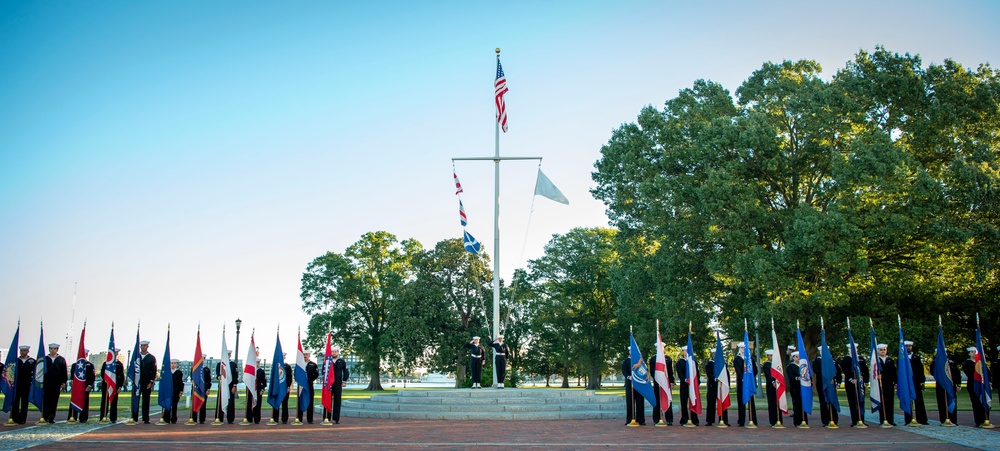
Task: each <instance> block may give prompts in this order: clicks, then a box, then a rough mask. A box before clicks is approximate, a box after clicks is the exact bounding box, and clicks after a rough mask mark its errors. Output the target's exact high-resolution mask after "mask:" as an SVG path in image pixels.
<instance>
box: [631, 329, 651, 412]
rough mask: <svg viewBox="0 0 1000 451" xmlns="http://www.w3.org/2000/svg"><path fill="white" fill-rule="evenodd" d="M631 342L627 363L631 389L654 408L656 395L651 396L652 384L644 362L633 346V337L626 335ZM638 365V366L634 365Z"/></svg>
mask: <svg viewBox="0 0 1000 451" xmlns="http://www.w3.org/2000/svg"><path fill="white" fill-rule="evenodd" d="M628 338H629V340H630V341H631V347H630V348H629V352H628V355H629V361H630V362H631V363H632V389H633V390H635V391H637V392H639V394H640V395H642V397H643V398H645V399H646V402H648V403H649V405H651V406H653V407H654V408H655V407H656V395H655V394H653V384H652V383H651V382H650V380H649V371H648V370H647V369H646V362H644V361H643V360H642V354H640V353H639V346H638V345H636V344H635V337H633V336H632V334H631V333H629V334H628ZM636 364H638V365H636Z"/></svg>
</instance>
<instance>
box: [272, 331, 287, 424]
mask: <svg viewBox="0 0 1000 451" xmlns="http://www.w3.org/2000/svg"><path fill="white" fill-rule="evenodd" d="M275 342H276V343H277V344H276V345H275V347H274V358H273V359H271V362H272V363H271V383H270V384H269V385H268V388H267V403H268V404H270V405H271V407H272V408H274V409H280V408H281V403H282V402H284V401H285V396H288V375H287V374H285V353H284V352H282V351H281V337H280V336H279V337H276V338H275Z"/></svg>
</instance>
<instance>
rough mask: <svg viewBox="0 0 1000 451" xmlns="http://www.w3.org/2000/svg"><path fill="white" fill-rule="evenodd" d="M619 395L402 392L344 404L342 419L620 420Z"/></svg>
mask: <svg viewBox="0 0 1000 451" xmlns="http://www.w3.org/2000/svg"><path fill="white" fill-rule="evenodd" d="M624 413H625V400H624V398H623V397H622V396H621V395H598V394H596V393H594V391H593V390H551V389H510V388H509V389H503V390H498V389H490V388H487V389H481V390H480V389H441V390H402V391H399V392H398V393H396V394H391V395H374V396H372V397H371V399H367V400H345V401H344V404H343V408H342V411H341V414H342V415H344V416H347V417H357V418H388V419H435V420H480V419H481V420H560V419H607V418H624Z"/></svg>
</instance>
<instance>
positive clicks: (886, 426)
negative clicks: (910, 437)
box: [868, 316, 892, 429]
mask: <svg viewBox="0 0 1000 451" xmlns="http://www.w3.org/2000/svg"><path fill="white" fill-rule="evenodd" d="M868 324H870V325H871V327H872V330H875V322H873V321H872V317H870V316H869V317H868ZM875 353H876V354H878V343H877V342H876V343H875ZM888 353H889V351H888V350H886V354H888ZM875 358H876V359H881V358H882V356H880V355H876V356H875ZM878 363H879V362H872V364H873V365H878ZM878 380H879V382H878V391H879V393H878V399H879V410H880V411H881V412H882V424H881V425H879V427H881V428H883V429H889V428H891V427H892V423H890V422H889V415H887V414H886V413H885V396H882V395H883V393H882V389H883V388H884V387H885V384H883V383H882V372H881V371H879V372H878Z"/></svg>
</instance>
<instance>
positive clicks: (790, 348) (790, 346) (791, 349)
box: [785, 345, 796, 351]
mask: <svg viewBox="0 0 1000 451" xmlns="http://www.w3.org/2000/svg"><path fill="white" fill-rule="evenodd" d="M785 349H788V350H789V351H794V350H795V349H796V348H795V346H794V345H788V347H787V348H785Z"/></svg>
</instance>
